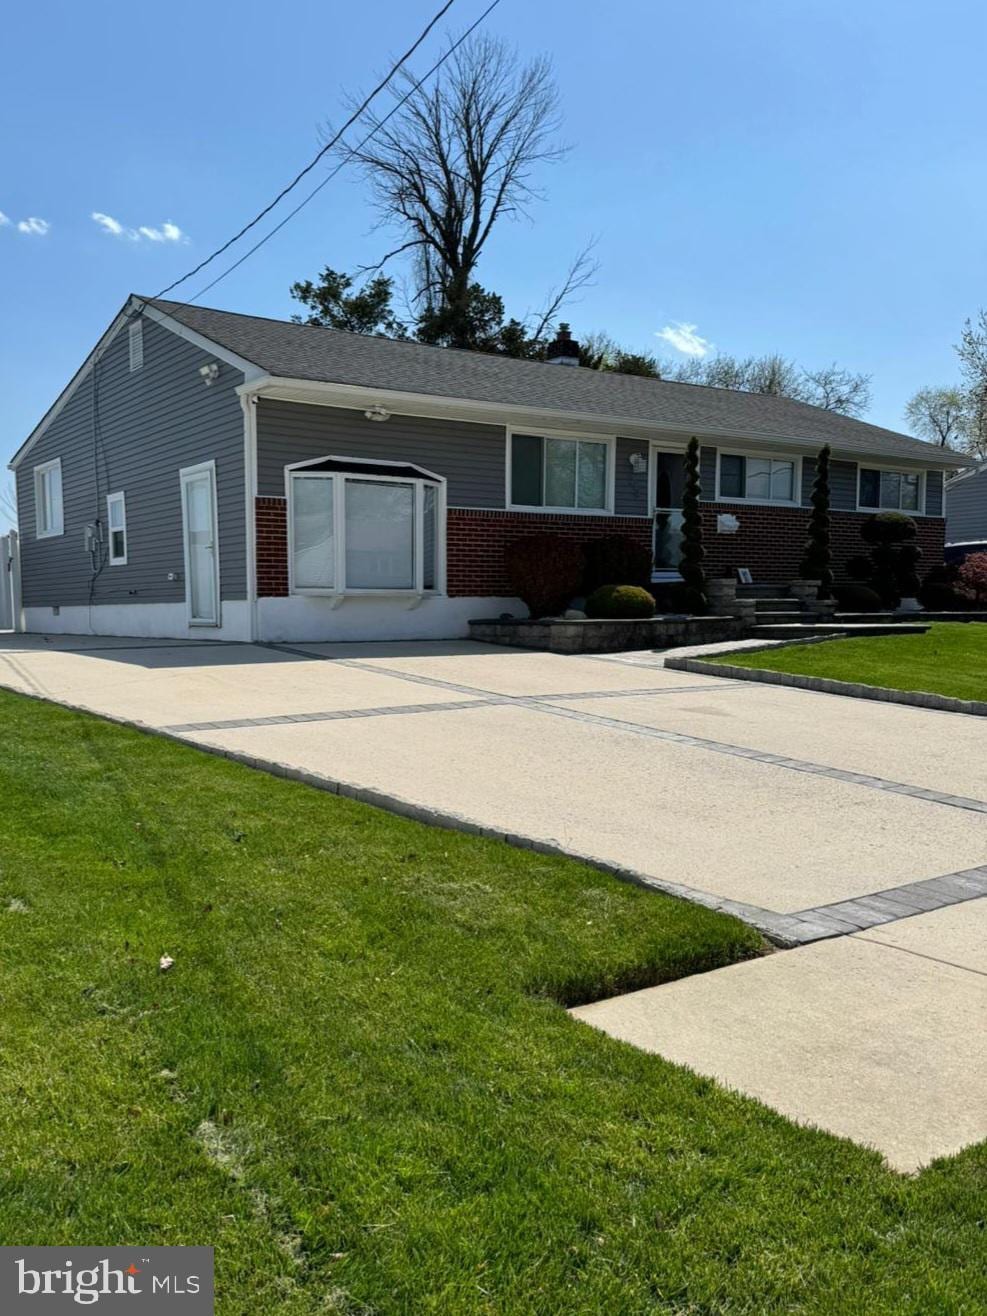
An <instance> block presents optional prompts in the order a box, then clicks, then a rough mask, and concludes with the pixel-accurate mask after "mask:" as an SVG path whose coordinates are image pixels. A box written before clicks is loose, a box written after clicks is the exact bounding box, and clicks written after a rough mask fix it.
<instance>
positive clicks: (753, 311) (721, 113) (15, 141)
mask: <svg viewBox="0 0 987 1316" xmlns="http://www.w3.org/2000/svg"><path fill="white" fill-rule="evenodd" d="M483 7H484V6H483V3H482V0H456V4H455V5H454V6H453V9H452V10H451V11H450V14H449V16H448V18H447V20H446V22H445V25H444V27H445V28H446V29H449V30H454V31H458V30H461V28H462V27H464V26H465V25H466V24H467V23H469V22H470V21H472V19H473V18H474V17H476V16H477V14H479V12H480V11H481V9H482V8H483ZM436 8H438V0H426V2H422V0H404V2H403V3H399V2H398V0H364V3H363V4H360V5H350V4H347V5H344V4H341V3H339V2H338V0H337V2H336V3H327V0H288V3H286V4H283V5H281V6H278V7H277V8H276V9H275V10H272V8H271V6H270V5H269V4H261V3H260V2H259V0H239V2H238V3H237V4H236V5H232V4H227V5H223V4H215V5H203V4H202V3H201V0H195V2H194V3H193V0H171V3H169V4H168V5H167V6H146V5H134V4H132V3H128V4H123V3H120V2H119V0H101V3H100V4H98V5H80V4H78V3H76V2H75V0H73V2H72V3H69V2H68V0H61V2H59V3H52V2H51V0H48V2H46V0H37V3H35V4H33V5H20V6H15V7H12V8H11V9H9V10H8V12H7V13H6V15H5V19H4V34H5V38H6V40H5V46H6V54H7V59H6V60H5V67H4V76H3V79H2V81H0V213H2V214H3V215H4V216H5V217H6V219H7V220H8V221H9V222H7V223H2V222H0V396H2V398H3V403H2V412H0V416H2V423H0V459H2V460H3V462H4V463H5V462H6V460H7V459H8V458H9V456H10V454H11V453H12V452H13V451H14V449H15V448H16V447H17V446H18V445H19V443H20V442H21V441H22V439H23V438H24V436H25V435H26V434H27V432H28V431H29V430H30V429H31V427H32V426H33V425H34V423H35V422H36V421H37V419H38V418H39V417H40V415H41V414H42V413H43V412H44V410H45V409H46V408H47V406H48V405H49V404H50V402H51V401H52V400H53V399H54V397H55V396H56V395H57V394H58V392H59V391H60V389H61V387H62V386H63V385H64V383H65V382H66V381H67V379H68V377H69V376H70V375H71V373H72V372H73V371H74V370H75V368H76V367H77V366H78V364H79V362H80V361H81V359H82V358H83V357H84V356H85V354H86V352H87V351H88V350H89V348H90V347H91V346H92V344H93V342H94V341H95V339H96V338H97V336H98V335H99V333H100V332H101V330H102V329H103V328H104V327H105V325H106V323H107V322H108V321H109V320H110V319H111V318H112V316H113V314H114V313H115V311H116V310H117V309H118V307H119V305H120V304H121V303H122V302H123V300H124V298H125V297H126V295H127V293H128V292H131V291H138V292H143V293H154V292H156V291H157V290H158V289H159V288H160V287H162V286H163V285H164V284H166V283H168V282H170V280H171V279H173V278H174V277H176V276H177V275H178V274H180V273H182V272H183V271H184V270H185V269H186V268H188V267H190V266H191V265H192V264H194V263H195V262H196V261H197V260H198V259H201V257H202V256H203V255H205V254H207V252H208V251H209V250H211V249H212V248H213V247H214V246H216V245H218V243H219V242H221V241H223V240H224V239H225V238H227V237H228V236H229V235H230V234H231V233H232V232H233V231H235V229H236V228H238V227H239V226H240V224H241V223H242V222H243V221H244V220H245V219H247V218H249V217H250V216H251V215H252V214H253V213H254V212H255V211H256V210H257V209H259V208H260V206H261V205H262V204H264V203H265V202H266V201H267V200H268V199H270V197H271V196H272V195H274V193H276V192H277V191H278V190H279V189H280V187H281V186H282V185H283V184H284V183H285V182H286V181H287V180H288V178H290V177H291V176H292V175H293V174H294V172H295V171H296V169H297V168H298V167H299V166H300V165H301V164H302V163H304V162H305V161H306V160H307V159H308V158H309V156H310V155H311V154H312V153H313V151H314V150H315V149H316V148H317V146H318V143H319V137H318V130H319V125H320V124H321V123H323V122H324V121H325V120H327V119H330V118H333V117H336V118H337V120H338V118H339V116H340V109H341V104H342V101H343V98H344V97H345V95H346V94H347V93H357V92H363V91H366V90H368V89H369V88H370V86H371V85H372V83H373V80H374V75H375V74H380V73H382V72H383V71H384V70H385V69H386V67H387V66H388V64H389V61H390V59H391V57H393V56H394V55H396V54H397V53H399V52H400V51H401V50H403V49H404V48H405V47H406V46H407V45H409V44H410V42H411V39H412V38H413V37H414V36H415V35H417V32H418V30H419V29H420V28H421V27H422V26H423V25H424V22H425V21H426V20H427V18H428V17H430V16H431V14H432V12H433V10H434V9H436ZM487 27H488V29H489V30H490V31H491V32H494V33H497V34H500V35H503V36H505V37H507V38H509V39H511V40H512V41H514V42H516V43H517V45H518V46H519V48H520V50H521V52H522V54H524V55H535V54H541V53H545V54H548V55H550V56H551V58H552V60H553V61H554V66H555V72H556V76H557V81H558V85H559V90H560V93H561V98H562V105H563V111H564V116H565V128H564V134H563V135H564V137H565V138H566V140H567V141H568V142H570V143H571V144H572V150H571V152H570V154H569V156H568V157H567V159H566V160H565V161H564V162H563V163H562V164H559V165H554V166H552V167H548V168H546V169H545V170H544V175H543V177H542V178H541V179H540V180H539V181H540V182H541V184H542V185H543V187H544V190H545V193H546V198H547V199H546V200H545V201H544V202H543V203H540V204H538V205H536V206H535V208H534V210H533V214H532V218H531V220H530V222H529V221H521V222H518V223H516V224H513V225H510V226H505V227H503V228H501V230H500V232H499V233H498V234H497V235H496V238H495V240H494V242H493V244H492V245H491V247H490V248H489V250H488V252H487V254H486V257H485V260H484V262H483V265H482V268H481V271H480V277H481V279H482V281H483V282H484V284H486V285H487V286H488V287H492V288H494V289H496V290H497V291H499V292H500V293H501V294H502V295H503V296H504V297H505V300H506V302H507V304H508V309H509V311H510V312H512V313H515V314H523V313H525V312H527V311H529V310H534V309H536V308H537V306H538V305H539V303H540V302H541V300H542V299H543V297H544V294H545V292H546V290H547V288H548V287H549V286H550V285H551V283H552V282H553V280H554V279H556V278H558V277H560V276H561V275H562V273H563V272H564V269H565V267H566V265H567V263H568V261H569V259H570V257H571V256H572V254H573V253H574V251H575V250H576V249H577V248H578V247H579V246H580V245H581V244H582V243H583V242H584V240H586V239H588V238H590V237H593V236H595V237H597V239H598V245H597V249H596V254H597V257H598V258H599V261H600V271H599V274H598V276H597V279H596V282H595V285H594V286H593V287H592V288H590V289H587V290H586V291H585V292H584V293H583V294H582V296H581V300H580V301H579V303H578V304H576V305H573V306H571V307H570V308H569V311H568V317H569V319H570V320H571V321H572V323H573V328H574V331H575V332H576V334H577V336H578V333H579V332H580V331H583V332H585V331H587V330H590V329H606V330H608V331H609V332H611V333H612V334H613V335H614V336H616V337H617V338H619V339H620V340H621V341H622V342H626V343H627V344H628V345H629V346H631V347H633V348H636V349H639V350H656V349H657V350H661V351H664V352H666V353H667V354H669V355H671V354H672V353H671V351H670V350H669V349H668V348H666V346H665V345H664V344H663V343H662V342H661V341H660V340H659V339H658V338H656V336H655V335H656V334H657V333H659V332H660V331H661V330H663V329H664V328H666V327H668V326H673V327H674V326H677V325H691V326H695V330H694V333H695V334H697V335H698V336H699V337H700V338H702V339H703V340H705V341H706V342H707V343H709V344H712V345H715V348H718V349H720V350H723V351H727V352H733V353H738V354H747V353H760V352H766V351H781V352H784V353H786V354H788V355H790V356H792V357H794V358H796V359H797V360H799V361H801V362H803V363H805V364H807V365H813V364H825V363H827V362H829V361H831V360H837V361H839V362H840V363H842V364H845V365H847V366H851V367H853V368H854V369H857V370H863V371H866V372H868V373H871V374H872V375H873V386H874V405H873V408H872V410H871V412H870V414H869V419H871V420H874V421H875V422H877V423H880V424H884V425H888V426H891V427H893V428H901V427H902V425H903V421H902V408H903V406H904V403H905V401H906V400H907V398H908V397H909V395H910V394H911V393H912V392H913V391H914V389H915V388H917V387H918V386H919V385H922V384H927V383H940V382H942V383H945V382H949V381H950V380H952V379H953V378H954V376H955V373H956V371H955V363H954V356H953V352H952V348H951V344H952V343H954V342H955V341H956V339H957V337H958V335H959V331H960V328H961V326H962V323H963V320H964V319H965V318H966V316H968V315H972V314H974V313H975V312H976V311H977V309H978V306H979V304H980V303H981V302H982V301H984V300H985V299H987V294H985V293H984V291H983V290H984V288H985V283H987V281H985V275H987V252H985V245H987V226H985V224H984V213H985V202H987V170H985V168H984V163H985V161H984V154H985V152H984V137H983V104H984V94H985V79H984V72H983V51H984V50H985V49H987V6H984V5H983V4H982V3H980V2H979V0H936V2H933V0H921V2H919V0H896V2H894V3H892V2H891V0H865V2H864V3H861V0H824V2H823V0H794V2H793V0H745V2H744V3H742V4H737V3H735V2H734V0H707V3H705V4H703V5H682V4H678V5H673V4H657V3H654V0H611V3H610V4H609V5H607V6H603V5H600V4H599V3H591V2H590V0H567V3H566V4H565V5H564V6H561V7H560V6H558V5H548V4H537V5H536V4H532V3H530V0H501V4H500V7H499V8H498V9H497V10H496V11H495V12H494V14H493V15H492V16H491V18H490V19H489V20H488V23H487ZM440 44H441V37H435V38H433V40H432V41H431V42H430V44H429V46H428V47H426V54H425V55H423V56H422V57H421V59H420V60H419V61H418V63H417V65H413V67H416V66H417V67H419V68H420V69H424V68H425V67H426V59H428V62H429V63H430V62H431V58H430V57H431V55H432V54H433V52H435V51H437V49H438V47H439V45H440ZM93 213H98V214H101V215H103V216H107V217H110V218H111V219H112V220H114V221H115V222H116V224H117V225H119V226H121V227H122V228H123V229H124V230H134V231H136V232H137V233H138V234H139V236H138V238H136V239H135V238H134V237H132V236H129V235H128V233H127V232H126V231H124V232H122V233H120V234H116V235H115V234H114V233H112V232H110V231H108V228H109V227H110V226H109V225H108V224H107V222H106V221H105V220H104V221H102V222H97V221H94V220H93V219H92V218H91V216H92V215H93ZM278 213H279V214H280V213H281V212H278ZM32 220H35V221H41V223H34V224H32V223H31V222H30V221H32ZM373 222H374V216H373V213H372V211H371V210H370V209H369V207H368V205H367V198H366V192H365V188H364V186H363V184H362V182H361V180H360V179H359V178H358V177H357V176H356V175H355V174H353V173H350V172H347V171H344V172H343V173H342V174H340V175H339V177H338V178H337V179H336V180H334V181H333V182H332V183H330V184H329V185H328V186H327V187H326V188H325V189H324V190H323V191H322V193H321V194H320V195H319V197H318V198H317V200H316V201H314V202H313V203H312V204H311V205H310V206H309V207H308V208H307V209H306V210H305V211H303V212H302V214H301V215H299V217H298V218H297V219H296V220H294V221H293V222H292V223H291V224H290V225H289V226H288V227H287V228H286V229H285V230H284V231H283V232H282V233H281V234H279V235H278V236H277V237H276V238H274V239H273V240H272V242H270V243H269V244H268V245H267V246H266V247H265V248H263V249H262V251H261V252H259V253H258V254H257V255H256V256H255V257H253V258H252V259H251V260H250V261H248V262H247V263H246V264H245V265H244V266H243V267H242V268H241V269H240V270H238V271H237V272H236V273H234V274H233V275H231V276H230V278H228V279H227V280H225V281H224V282H223V283H222V284H220V285H219V287H217V288H216V289H214V290H213V291H212V292H211V293H210V294H209V295H208V297H207V298H206V299H205V304H208V305H218V306H223V307H227V308H229V309H232V310H239V311H249V312H253V313H257V314H262V315H272V316H286V315H289V314H290V313H291V311H292V309H293V303H292V302H291V299H290V297H289V294H288V286H289V284H290V283H291V282H292V281H293V280H294V279H297V278H304V277H308V276H313V275H315V274H316V273H317V271H318V270H319V268H320V267H321V266H322V265H323V264H331V265H333V266H335V267H336V268H341V269H347V268H353V267H354V266H356V265H357V264H359V263H360V262H367V261H370V260H371V259H373V258H374V257H375V256H378V255H379V254H381V253H382V251H383V250H384V246H383V244H384V242H385V235H383V234H381V233H379V232H374V231H373ZM166 225H173V226H175V227H176V228H177V229H179V230H180V232H181V236H180V237H178V238H177V239H176V235H175V234H174V233H173V232H172V231H171V230H170V229H167V228H166V227H165V226H166ZM25 229H27V230H28V231H24V230H25ZM42 229H44V230H45V231H41V230H42ZM141 229H144V230H147V231H146V232H144V233H140V230H141ZM198 286H199V283H198V282H196V283H193V284H190V285H186V291H194V290H195V289H196V288H197V287H198ZM0 487H2V483H0Z"/></svg>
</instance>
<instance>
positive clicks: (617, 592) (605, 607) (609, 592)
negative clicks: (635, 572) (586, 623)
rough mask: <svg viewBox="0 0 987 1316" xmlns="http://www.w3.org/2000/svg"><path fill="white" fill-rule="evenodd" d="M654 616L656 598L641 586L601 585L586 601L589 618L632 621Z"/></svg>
mask: <svg viewBox="0 0 987 1316" xmlns="http://www.w3.org/2000/svg"><path fill="white" fill-rule="evenodd" d="M654 615H655V601H654V598H653V597H652V595H650V594H649V593H648V591H647V590H646V589H641V587H640V586H639V585H601V586H600V588H599V589H597V590H594V591H593V593H592V594H591V595H590V596H589V598H588V599H587V600H586V616H587V617H609V618H614V619H615V618H622V619H624V620H632V619H635V618H639V617H653V616H654Z"/></svg>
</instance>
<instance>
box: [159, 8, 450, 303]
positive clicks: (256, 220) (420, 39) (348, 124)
mask: <svg viewBox="0 0 987 1316" xmlns="http://www.w3.org/2000/svg"><path fill="white" fill-rule="evenodd" d="M454 3H455V0H446V3H445V4H444V5H443V6H442V8H441V9H440V10H439V11H438V13H437V14H435V16H434V17H433V18H432V19H431V21H430V22H429V23H428V25H427V27H425V29H424V30H423V31H422V33H421V35H420V36H419V37H418V39H417V40H416V41H415V43H414V45H412V46H410V47H409V48H408V50H406V51H405V53H404V54H403V55H402V56H401V58H400V59H399V60H398V61H397V63H396V64H394V65H393V67H392V68H391V70H390V72H389V73H388V75H387V77H386V78H384V79H383V80H382V81H381V82H378V84H377V86H376V87H374V89H373V91H372V92H371V93H370V95H369V96H368V97H367V98H366V100H365V101H364V102H363V104H362V105H361V106H360V107H359V109H357V110H354V112H353V113H352V114H351V115H350V117H349V118H348V119H347V120H346V122H345V123H344V124H343V126H342V128H340V130H339V131H338V132H337V133H336V134H335V135H334V136H333V138H332V140H331V141H328V142H327V143H326V144H325V146H323V148H322V150H321V151H319V152H318V153H317V154H316V155H315V156H314V157H313V158H312V159H311V160H310V161H309V162H308V164H307V165H306V166H305V168H304V169H300V170H299V171H298V173H297V174H296V175H295V177H294V178H293V179H292V180H291V182H290V183H289V184H288V185H287V187H284V188H282V189H281V191H280V192H279V193H278V194H277V196H276V197H275V198H274V200H273V201H272V202H270V204H269V205H266V206H265V207H264V209H263V210H261V211H260V212H259V213H258V214H256V215H255V216H254V217H253V219H252V220H251V221H250V222H249V224H244V226H243V228H242V229H240V231H239V233H235V234H234V235H233V237H232V238H230V239H229V241H228V242H224V243H223V245H222V246H221V247H217V248H216V250H215V251H214V252H213V253H212V255H211V256H207V257H206V258H205V260H202V261H200V262H199V264H198V265H196V267H195V268H194V269H191V270H189V272H188V273H187V274H183V275H182V277H181V278H180V279H175V281H174V282H173V283H169V284H168V286H167V287H166V288H162V290H161V291H160V292H159V293H157V294H156V295H157V296H158V297H163V296H164V295H165V293H167V292H171V290H172V288H177V287H178V285H179V284H181V283H184V282H185V281H186V280H187V279H191V278H192V276H193V274H198V272H199V271H200V270H202V269H205V267H206V266H207V265H208V264H210V262H212V261H214V260H215V259H216V257H217V256H221V255H222V254H223V252H224V251H227V250H229V248H230V247H232V246H233V244H234V242H239V240H240V239H241V238H242V237H243V235H244V234H245V233H249V232H250V230H251V229H252V228H253V227H254V226H255V225H257V224H259V223H260V221H261V220H262V219H263V218H264V216H265V215H268V214H270V212H271V211H272V210H273V209H274V207H275V206H276V205H277V204H278V202H279V201H282V200H283V199H284V198H285V197H286V196H287V195H288V193H289V192H290V191H291V190H292V189H293V188H295V187H297V186H298V184H299V183H300V182H301V180H302V179H303V178H304V177H305V175H306V174H308V173H311V171H312V170H313V169H314V168H315V166H316V165H317V164H318V163H319V161H320V160H321V159H322V157H323V156H324V155H325V154H326V152H327V151H331V150H332V148H333V147H334V146H335V145H336V143H337V142H338V141H339V139H340V138H341V137H342V135H343V133H345V132H346V131H347V130H348V129H349V128H352V126H353V124H354V123H356V121H357V120H358V119H359V118H360V115H361V114H363V112H364V110H366V108H367V107H368V106H369V104H370V102H371V101H372V100H374V99H375V97H377V96H378V95H379V94H380V93H381V92H382V91H383V90H384V88H385V87H386V86H387V84H388V83H389V82H390V81H391V79H392V78H393V77H394V75H395V74H396V73H397V72H398V70H399V69H400V68H401V66H402V64H404V63H406V62H407V61H408V60H409V59H410V58H411V56H412V55H413V54H414V53H415V51H416V50H417V49H418V47H419V46H420V45H421V44H422V42H423V41H424V40H425V38H426V37H427V36H428V34H429V33H430V32H431V30H432V28H433V27H435V25H436V23H438V21H439V20H440V19H441V18H442V17H444V15H445V14H446V13H447V12H448V10H450V9H451V8H452V6H453V4H454Z"/></svg>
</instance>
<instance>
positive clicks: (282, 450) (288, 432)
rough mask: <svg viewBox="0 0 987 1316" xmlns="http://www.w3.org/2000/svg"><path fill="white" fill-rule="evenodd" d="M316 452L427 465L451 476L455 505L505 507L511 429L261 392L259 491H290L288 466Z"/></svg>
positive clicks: (450, 489)
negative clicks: (385, 414) (379, 417)
mask: <svg viewBox="0 0 987 1316" xmlns="http://www.w3.org/2000/svg"><path fill="white" fill-rule="evenodd" d="M315 457H365V458H376V459H377V460H378V461H406V462H414V463H416V464H417V465H419V466H424V467H425V468H426V470H429V471H432V472H433V473H434V474H435V475H441V476H443V477H444V478H445V479H446V480H447V481H448V491H447V492H448V500H449V506H450V507H494V508H497V507H503V506H504V483H505V469H506V460H507V445H506V437H505V430H504V429H503V428H502V427H501V426H498V425H473V424H469V423H462V424H460V423H459V422H457V421H450V420H431V419H428V418H426V417H422V416H397V415H392V416H391V417H390V419H389V420H386V421H375V420H367V418H366V416H365V415H364V414H363V412H362V411H357V410H351V409H350V408H348V407H320V406H312V405H310V404H308V403H303V402H278V401H273V400H269V399H266V398H261V400H260V402H259V403H258V407H257V492H258V494H259V495H260V496H261V497H262V498H281V497H284V468H285V466H288V465H290V464H291V463H293V462H304V461H310V460H312V459H313V458H315Z"/></svg>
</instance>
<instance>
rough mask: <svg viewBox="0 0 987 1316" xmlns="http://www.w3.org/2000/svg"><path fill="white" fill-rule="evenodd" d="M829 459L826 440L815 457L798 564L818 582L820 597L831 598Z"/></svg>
mask: <svg viewBox="0 0 987 1316" xmlns="http://www.w3.org/2000/svg"><path fill="white" fill-rule="evenodd" d="M829 458H830V447H829V444H828V443H827V444H826V446H825V447H824V448H820V450H819V456H818V457H817V458H816V478H815V481H814V483H813V485H812V514H811V515H810V517H809V538H808V541H807V543H806V545H805V551H804V552H803V554H802V561H801V563H800V565H799V575H800V576H801V577H802V578H803V580H818V581H819V590H818V594H817V597H818V598H820V599H828V598H830V597H831V596H832V588H833V570H832V561H833V554H832V552H831V551H830V542H829V539H830V528H831V524H832V519H831V517H830V515H829Z"/></svg>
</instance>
